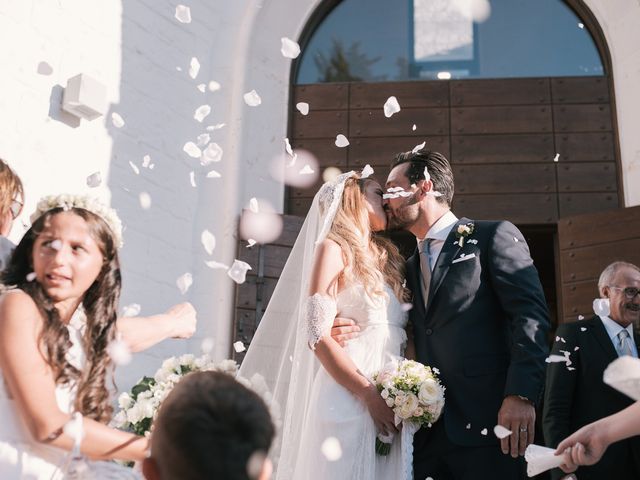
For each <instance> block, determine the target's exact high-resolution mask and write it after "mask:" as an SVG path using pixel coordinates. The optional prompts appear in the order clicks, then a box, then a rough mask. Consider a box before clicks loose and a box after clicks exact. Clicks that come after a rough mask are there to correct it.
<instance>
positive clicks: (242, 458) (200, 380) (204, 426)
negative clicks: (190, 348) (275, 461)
mask: <svg viewBox="0 0 640 480" xmlns="http://www.w3.org/2000/svg"><path fill="white" fill-rule="evenodd" d="M274 432H275V428H274V426H273V422H272V420H271V416H270V414H269V410H268V408H267V406H266V404H265V403H264V401H263V400H262V399H261V398H260V397H259V396H258V395H257V394H256V393H255V392H253V391H252V390H250V389H248V388H246V387H245V386H244V385H242V384H240V383H239V382H238V381H237V380H236V379H235V378H233V377H231V376H230V375H228V374H226V373H221V372H213V371H207V372H195V373H190V374H188V375H186V376H185V377H184V378H183V379H182V380H180V382H179V383H178V384H177V385H176V387H175V388H174V389H173V391H172V392H171V393H170V394H169V396H168V397H167V398H166V399H165V400H164V402H163V403H162V406H161V408H160V412H159V413H158V418H157V419H156V421H155V423H154V430H153V434H152V436H151V458H152V459H154V460H155V462H156V464H157V465H158V468H159V470H160V472H161V477H162V478H163V479H164V478H167V479H172V478H179V479H181V480H182V479H184V480H200V479H202V480H204V479H210V478H220V479H222V478H224V479H225V480H249V479H251V478H255V477H251V476H249V472H248V469H247V467H248V463H249V459H250V458H252V456H253V455H254V454H257V455H260V456H263V458H266V455H267V453H268V452H269V448H270V447H271V442H272V441H273V436H274ZM257 458H259V457H257ZM259 466H260V463H258V467H259ZM258 470H259V469H258Z"/></svg>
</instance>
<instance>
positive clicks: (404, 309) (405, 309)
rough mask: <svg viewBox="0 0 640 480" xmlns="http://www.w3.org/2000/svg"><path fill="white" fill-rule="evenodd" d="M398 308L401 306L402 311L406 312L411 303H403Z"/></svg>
mask: <svg viewBox="0 0 640 480" xmlns="http://www.w3.org/2000/svg"><path fill="white" fill-rule="evenodd" d="M400 308H402V311H403V312H408V311H409V310H411V309H412V308H413V303H403V304H402V305H401V306H400Z"/></svg>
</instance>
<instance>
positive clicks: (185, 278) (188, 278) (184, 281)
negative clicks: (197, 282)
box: [176, 272, 193, 295]
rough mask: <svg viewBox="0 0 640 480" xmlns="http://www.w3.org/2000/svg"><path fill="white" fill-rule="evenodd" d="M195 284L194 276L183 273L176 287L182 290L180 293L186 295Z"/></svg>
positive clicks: (177, 280)
mask: <svg viewBox="0 0 640 480" xmlns="http://www.w3.org/2000/svg"><path fill="white" fill-rule="evenodd" d="M192 284H193V276H192V275H191V274H190V273H188V272H187V273H183V274H182V275H180V276H179V277H178V278H177V279H176V285H177V286H178V289H179V290H180V293H182V295H184V294H185V293H187V290H189V287H191V285H192Z"/></svg>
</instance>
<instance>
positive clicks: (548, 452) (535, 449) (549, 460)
mask: <svg viewBox="0 0 640 480" xmlns="http://www.w3.org/2000/svg"><path fill="white" fill-rule="evenodd" d="M555 451H556V450H555V449H554V448H547V447H541V446H540V445H535V444H533V443H532V444H531V445H529V446H528V447H527V449H526V450H525V452H524V459H525V460H526V461H527V475H528V476H529V477H533V476H535V475H538V474H540V473H542V472H546V471H547V470H551V469H552V468H557V467H559V466H560V465H562V464H563V463H564V457H563V456H562V455H555Z"/></svg>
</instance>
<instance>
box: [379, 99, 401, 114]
mask: <svg viewBox="0 0 640 480" xmlns="http://www.w3.org/2000/svg"><path fill="white" fill-rule="evenodd" d="M383 108H384V116H385V117H387V118H390V117H391V116H393V115H394V114H396V113H398V112H399V111H400V104H399V103H398V99H397V98H396V97H394V96H391V97H389V98H387V101H386V102H385V103H384V107H383Z"/></svg>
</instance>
